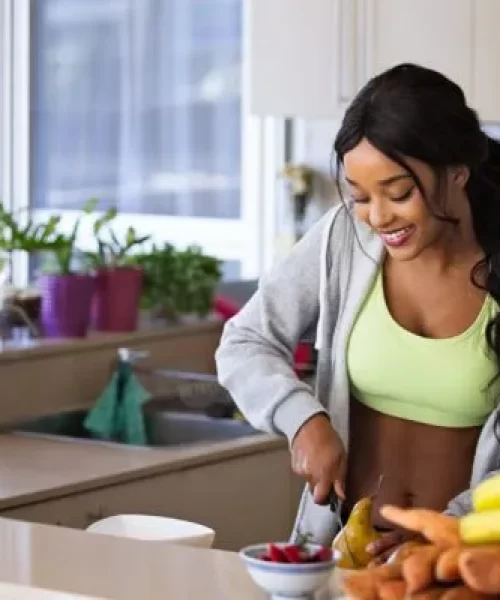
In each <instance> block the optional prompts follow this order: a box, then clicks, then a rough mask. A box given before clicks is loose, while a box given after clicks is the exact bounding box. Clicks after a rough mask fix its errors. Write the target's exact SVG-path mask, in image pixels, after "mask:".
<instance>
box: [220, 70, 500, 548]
mask: <svg viewBox="0 0 500 600" xmlns="http://www.w3.org/2000/svg"><path fill="white" fill-rule="evenodd" d="M499 148H500V147H499V146H498V144H497V143H496V142H494V141H493V140H491V139H489V138H488V137H487V136H486V135H485V134H484V133H483V131H482V130H481V128H480V124H479V122H478V119H477V116H476V114H475V112H474V111H473V110H472V109H470V108H469V107H468V106H467V103H466V100H465V97H464V94H463V93H462V90H461V89H460V88H459V87H458V86H457V85H456V84H455V83H453V82H452V81H450V80H449V79H447V78H446V77H445V76H443V75H442V74H440V73H437V72H435V71H433V70H430V69H426V68H423V67H420V66H417V65H411V64H405V65H399V66H396V67H394V68H392V69H390V70H389V71H386V72H384V73H382V74H380V75H379V76H377V77H375V78H374V79H372V80H371V81H370V82H368V84H367V85H366V86H365V87H364V88H363V89H362V90H361V91H360V92H359V93H358V95H357V96H356V98H355V99H354V101H353V102H352V104H351V106H350V107H349V108H348V110H347V111H346V113H345V116H344V119H343V122H342V125H341V127H340V131H339V133H338V135H337V138H336V141H335V146H334V149H335V154H336V156H337V167H338V168H337V173H339V179H340V178H341V177H343V178H344V179H345V183H346V186H347V191H348V194H349V197H350V198H349V199H348V201H346V197H345V196H346V195H345V194H344V198H343V200H344V204H343V205H341V206H340V207H338V208H335V209H333V210H332V211H331V212H330V213H329V214H328V215H327V216H326V217H325V218H324V219H323V221H322V222H321V223H319V224H318V225H317V226H316V227H313V228H312V230H311V231H310V232H309V234H308V235H306V236H305V238H304V239H303V240H302V241H301V242H300V243H299V244H297V245H296V246H295V247H294V249H293V250H292V252H291V253H290V255H289V256H288V257H287V258H286V259H285V260H284V261H283V262H282V263H281V264H280V265H278V266H277V267H276V268H275V270H274V271H273V272H272V273H270V274H269V275H268V276H266V277H265V278H264V279H263V280H262V282H261V285H260V288H259V291H258V293H257V294H256V295H255V296H254V298H253V299H252V300H251V301H250V302H249V303H248V305H247V306H246V307H245V309H244V310H243V311H242V312H241V313H240V314H238V315H237V316H236V317H235V318H233V320H232V321H230V322H229V323H228V324H227V326H226V328H225V331H224V335H223V338H222V342H221V345H220V347H219V350H218V353H217V362H218V369H219V377H220V379H221V381H222V383H223V384H224V385H225V386H226V387H227V388H228V389H229V391H230V392H231V393H232V395H233V397H234V399H235V401H236V402H237V404H238V405H239V407H240V409H241V411H242V412H243V414H244V415H245V416H246V417H247V418H248V419H249V421H250V422H251V423H252V424H254V425H255V426H256V427H259V428H262V429H267V430H271V431H278V432H281V433H283V434H285V435H286V436H287V437H288V439H289V441H290V445H291V453H292V465H293V467H294V469H295V471H296V472H297V473H298V474H299V475H301V476H303V477H304V478H305V479H306V481H307V484H308V485H307V487H306V490H305V493H304V497H303V502H302V504H301V507H300V509H299V513H298V518H297V523H296V528H297V531H298V530H301V531H310V532H311V533H313V535H314V536H315V537H316V539H317V541H321V542H331V540H332V538H333V536H334V535H335V532H336V530H337V528H338V527H339V523H338V521H337V519H336V516H335V515H334V514H332V512H331V511H330V510H329V509H328V507H327V506H324V505H325V504H326V501H327V498H328V497H329V493H330V491H331V488H332V487H333V488H334V490H335V492H336V495H337V497H338V499H339V500H340V501H343V505H342V511H339V513H340V512H343V514H344V518H346V517H347V516H348V514H349V512H350V510H351V509H352V507H353V505H354V503H355V502H356V501H357V500H359V499H360V498H362V497H366V496H368V495H370V494H371V493H372V491H373V489H374V488H375V487H376V481H377V479H378V478H379V477H380V475H381V474H382V475H383V476H384V480H383V481H384V483H383V485H382V488H381V489H380V491H379V493H378V494H377V497H376V499H375V502H374V506H375V511H374V513H373V521H374V525H375V526H376V527H377V528H379V529H381V530H385V529H387V528H389V527H390V525H389V524H388V523H386V522H385V521H384V520H383V519H382V517H381V516H380V513H379V508H380V505H381V504H385V503H391V504H398V505H400V506H406V507H410V506H422V507H427V508H431V509H434V510H439V511H445V510H446V511H447V512H449V513H452V514H457V515H458V514H463V513H464V512H467V511H468V510H470V490H469V489H468V488H470V487H473V486H475V485H476V484H477V483H478V482H479V481H480V480H482V479H483V478H485V477H487V476H488V475H489V474H490V472H491V471H493V470H494V469H498V468H499V467H500V444H499V443H498V439H497V436H496V424H497V420H498V418H497V415H498V411H497V399H498V396H499V393H500V385H499V381H498V374H499V366H500V330H499V326H500V325H499V323H500V317H499V314H498V301H499V300H500V267H499V257H500V168H499V167H500V152H499ZM338 183H339V187H340V181H339V182H338ZM307 332H308V333H310V334H312V335H314V333H315V334H316V345H317V347H318V349H319V356H318V372H317V382H316V390H315V393H313V391H312V390H311V389H310V388H308V387H307V386H306V385H305V384H304V383H303V382H300V381H298V380H297V379H296V377H295V376H294V374H293V370H292V363H291V356H292V351H293V348H294V344H295V343H296V341H297V340H298V339H299V338H300V336H303V335H304V334H305V333H307ZM248 372H251V373H252V378H251V380H249V379H248V377H246V376H245V374H246V373H248ZM337 514H338V513H337ZM402 539H403V536H402V534H401V533H400V532H393V531H390V532H388V533H386V535H385V536H382V538H381V540H380V541H379V542H378V543H376V544H374V546H373V547H371V548H370V551H371V552H372V553H373V554H374V555H378V557H379V559H380V558H384V557H385V556H386V554H387V552H389V551H391V550H392V549H393V547H394V545H395V544H397V543H399V542H400V541H401V540H402Z"/></svg>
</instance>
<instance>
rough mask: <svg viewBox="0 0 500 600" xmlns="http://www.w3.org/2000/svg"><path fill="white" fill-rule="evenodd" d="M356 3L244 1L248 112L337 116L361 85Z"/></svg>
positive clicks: (348, 0)
mask: <svg viewBox="0 0 500 600" xmlns="http://www.w3.org/2000/svg"><path fill="white" fill-rule="evenodd" d="M358 8H359V2H358V0H246V2H245V27H246V33H245V46H244V55H245V60H244V65H245V73H244V74H245V85H246V88H245V89H246V98H247V101H248V104H247V108H248V110H249V112H250V113H252V114H256V115H260V116H267V115H273V116H280V117H301V118H330V117H335V116H337V115H338V114H339V113H340V111H341V109H342V108H343V106H344V105H345V103H346V102H348V101H349V100H350V99H351V98H352V96H353V95H354V93H355V92H356V90H357V88H358V87H359V83H360V77H359V75H360V70H359V58H360V57H359V52H358V48H359V44H358V39H359V38H358V36H359V31H358V29H359V18H360V15H359V12H358Z"/></svg>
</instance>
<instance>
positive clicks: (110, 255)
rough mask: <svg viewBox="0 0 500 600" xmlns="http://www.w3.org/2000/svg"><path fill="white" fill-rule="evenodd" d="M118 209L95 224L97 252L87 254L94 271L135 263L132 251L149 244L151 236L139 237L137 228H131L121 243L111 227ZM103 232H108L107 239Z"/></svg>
mask: <svg viewBox="0 0 500 600" xmlns="http://www.w3.org/2000/svg"><path fill="white" fill-rule="evenodd" d="M116 215H117V210H116V208H111V209H109V210H108V211H107V212H106V213H104V215H103V216H102V217H101V218H99V219H97V220H96V221H95V223H94V235H95V237H96V243H97V251H96V252H86V253H85V254H86V257H87V260H88V261H89V262H90V264H91V265H92V267H93V268H94V269H98V268H102V267H111V268H116V267H121V266H125V265H130V264H133V263H134V260H133V259H132V258H131V256H130V251H131V250H132V248H134V247H136V246H140V245H141V244H144V243H145V242H147V241H148V240H149V239H150V237H151V236H149V235H145V236H139V237H138V236H137V234H136V231H135V228H134V227H132V226H130V227H129V228H128V229H127V231H126V233H125V238H124V240H123V241H120V240H119V239H118V237H117V236H116V233H115V232H114V231H113V229H112V228H111V227H110V225H109V224H110V222H111V221H112V220H113V219H114V218H115V217H116ZM103 230H105V231H106V232H107V234H108V235H107V238H108V239H104V237H103Z"/></svg>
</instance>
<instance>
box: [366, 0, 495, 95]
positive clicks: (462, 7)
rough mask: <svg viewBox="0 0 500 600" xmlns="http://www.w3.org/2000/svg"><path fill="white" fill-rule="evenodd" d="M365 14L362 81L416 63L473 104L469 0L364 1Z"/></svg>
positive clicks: (471, 29)
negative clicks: (450, 83)
mask: <svg viewBox="0 0 500 600" xmlns="http://www.w3.org/2000/svg"><path fill="white" fill-rule="evenodd" d="M491 1H492V2H496V0H491ZM482 2H483V0H480V1H479V2H478V3H477V4H480V3H482ZM365 9H366V38H365V64H366V75H367V78H369V77H372V76H373V75H376V74H378V73H380V72H381V71H384V70H386V69H388V68H390V67H392V66H394V65H396V64H398V63H402V62H412V63H417V64H420V65H422V66H425V67H430V68H433V69H436V70H438V71H441V72H442V73H444V74H445V75H447V76H448V77H450V78H451V79H453V80H454V81H455V82H456V83H458V84H459V85H460V86H461V87H462V89H463V90H464V92H465V94H466V96H467V97H468V99H469V101H470V102H472V101H473V96H474V94H473V81H472V70H473V69H472V67H473V29H474V25H473V23H474V20H473V10H474V0H365ZM497 24H498V21H497ZM497 35H498V34H497Z"/></svg>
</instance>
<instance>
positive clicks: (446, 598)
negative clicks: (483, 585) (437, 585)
mask: <svg viewBox="0 0 500 600" xmlns="http://www.w3.org/2000/svg"><path fill="white" fill-rule="evenodd" d="M487 598H488V596H486V594H480V593H479V592H475V591H474V590H471V589H470V588H468V587H467V586H465V585H459V586H456V587H452V588H450V589H449V590H446V591H445V593H444V594H443V595H442V596H441V600H486V599H487Z"/></svg>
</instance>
